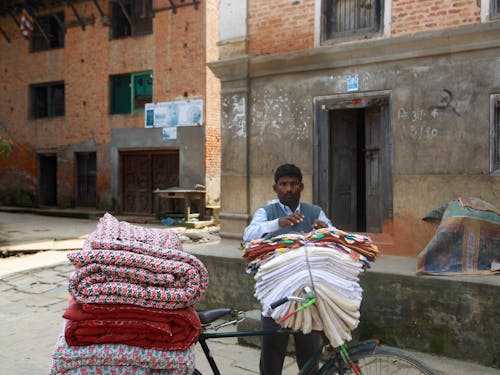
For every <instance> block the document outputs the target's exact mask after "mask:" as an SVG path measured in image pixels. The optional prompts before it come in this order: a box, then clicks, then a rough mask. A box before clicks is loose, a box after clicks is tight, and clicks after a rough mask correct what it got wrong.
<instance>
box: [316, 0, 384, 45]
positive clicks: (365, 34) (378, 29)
mask: <svg viewBox="0 0 500 375" xmlns="http://www.w3.org/2000/svg"><path fill="white" fill-rule="evenodd" d="M344 1H345V2H347V1H354V0H321V41H322V42H324V43H333V42H336V41H338V40H350V39H364V38H369V37H373V36H377V35H382V32H383V23H384V0H373V1H374V3H375V6H376V7H377V8H378V9H377V10H376V11H375V15H374V17H375V19H374V20H373V22H374V24H373V25H372V26H371V27H369V28H354V29H350V30H346V31H334V30H333V29H335V28H336V27H337V26H336V25H335V24H333V23H332V22H331V21H330V19H331V18H332V17H333V15H332V12H336V10H337V5H338V3H339V2H344ZM359 12H360V11H359V10H358V13H359Z"/></svg>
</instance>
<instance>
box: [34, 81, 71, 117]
mask: <svg viewBox="0 0 500 375" xmlns="http://www.w3.org/2000/svg"><path fill="white" fill-rule="evenodd" d="M61 88H62V101H60V100H61V99H60V98H57V97H56V94H57V91H56V89H61ZM44 92H45V95H44ZM30 95H31V111H30V113H31V116H30V117H31V118H33V119H40V118H51V117H64V115H65V111H66V110H65V88H64V81H59V82H50V83H41V84H33V85H31V86H30ZM38 103H40V104H41V105H42V107H41V108H40V107H39V104H38Z"/></svg>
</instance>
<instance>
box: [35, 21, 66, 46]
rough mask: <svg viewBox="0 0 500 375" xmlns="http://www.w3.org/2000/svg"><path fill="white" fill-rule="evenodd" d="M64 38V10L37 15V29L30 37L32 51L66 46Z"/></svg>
mask: <svg viewBox="0 0 500 375" xmlns="http://www.w3.org/2000/svg"><path fill="white" fill-rule="evenodd" d="M40 28H41V29H42V30H40ZM64 39H65V29H64V12H57V13H53V14H48V15H45V16H40V17H37V18H36V24H35V30H34V32H33V35H32V36H31V38H30V52H40V51H48V50H52V49H58V48H64Z"/></svg>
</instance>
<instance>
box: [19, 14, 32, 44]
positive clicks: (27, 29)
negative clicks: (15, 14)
mask: <svg viewBox="0 0 500 375" xmlns="http://www.w3.org/2000/svg"><path fill="white" fill-rule="evenodd" d="M20 27H21V33H22V34H23V35H24V37H25V38H29V37H31V34H33V30H35V21H34V19H33V17H32V16H31V14H29V12H28V11H27V10H26V9H23V10H22V12H21V26H20Z"/></svg>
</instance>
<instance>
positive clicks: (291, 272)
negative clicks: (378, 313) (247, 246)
mask: <svg viewBox="0 0 500 375" xmlns="http://www.w3.org/2000/svg"><path fill="white" fill-rule="evenodd" d="M360 272H363V264H362V262H361V261H359V260H358V259H355V258H353V257H351V255H349V254H348V253H346V252H345V251H343V250H341V249H339V248H335V247H316V246H302V247H300V248H296V249H290V250H288V251H286V252H284V253H282V254H280V255H278V256H275V257H273V258H271V259H270V260H268V261H267V262H265V263H264V264H262V265H261V267H260V268H259V270H258V272H257V273H256V274H255V280H256V284H255V297H256V298H257V299H258V300H259V301H260V303H261V305H262V312H263V315H264V316H271V317H272V318H273V319H275V320H276V321H280V319H281V318H283V317H284V316H285V315H287V314H289V313H290V312H293V311H296V310H297V309H298V308H300V306H302V303H300V302H297V301H288V302H286V303H284V304H283V305H281V306H278V307H276V308H275V309H271V308H270V305H271V304H272V303H273V302H276V301H278V300H280V299H282V298H283V297H288V296H301V297H304V287H306V286H308V287H309V288H311V289H313V290H314V295H315V296H316V302H315V304H314V305H312V306H310V307H308V308H305V309H304V310H301V311H300V312H298V313H296V314H294V315H292V316H291V317H289V318H288V319H286V320H284V321H282V322H280V324H281V325H282V326H283V327H285V328H290V329H292V330H293V331H302V332H304V333H309V332H311V331H312V330H323V331H324V332H325V335H326V336H327V338H328V339H329V340H330V342H331V344H332V345H333V346H335V347H337V346H340V345H342V344H343V343H344V342H345V341H349V340H351V339H352V336H351V331H352V330H353V329H355V328H356V327H357V326H358V324H359V317H360V313H359V308H360V305H361V300H362V294H363V290H362V288H361V286H360V284H359V277H358V276H359V273H360Z"/></svg>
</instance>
